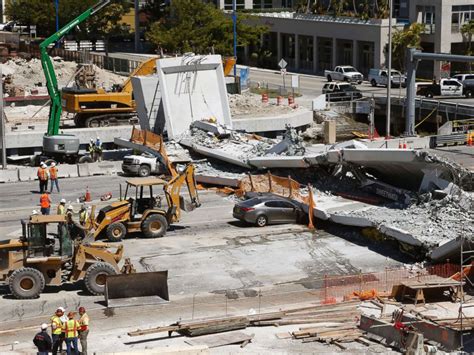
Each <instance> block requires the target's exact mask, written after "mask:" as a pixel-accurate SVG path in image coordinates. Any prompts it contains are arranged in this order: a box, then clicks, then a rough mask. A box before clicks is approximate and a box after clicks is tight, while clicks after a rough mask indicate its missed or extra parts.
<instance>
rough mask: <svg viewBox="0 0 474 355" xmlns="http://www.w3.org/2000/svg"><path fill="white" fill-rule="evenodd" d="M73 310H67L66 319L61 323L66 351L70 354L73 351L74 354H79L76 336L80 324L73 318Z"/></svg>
mask: <svg viewBox="0 0 474 355" xmlns="http://www.w3.org/2000/svg"><path fill="white" fill-rule="evenodd" d="M74 314H75V313H74V312H69V313H68V314H67V317H68V320H67V321H66V322H64V323H63V332H64V337H65V340H66V353H67V355H71V354H72V352H73V351H74V354H76V355H79V349H78V348H77V337H78V335H79V333H78V332H79V328H80V324H79V322H78V321H77V320H75V319H74Z"/></svg>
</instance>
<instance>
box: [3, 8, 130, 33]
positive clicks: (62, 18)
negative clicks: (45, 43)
mask: <svg viewBox="0 0 474 355" xmlns="http://www.w3.org/2000/svg"><path fill="white" fill-rule="evenodd" d="M97 2H98V0H60V1H59V25H60V27H61V26H64V25H65V24H66V23H68V22H69V21H71V20H72V19H74V18H75V17H77V16H79V15H80V14H81V13H82V12H84V11H85V10H86V9H88V8H89V7H91V6H93V5H95V4H97ZM130 6H131V4H130V2H129V1H127V0H112V2H111V3H110V4H109V5H108V6H106V7H105V8H104V9H102V10H101V11H100V13H98V14H97V15H95V16H92V17H91V18H90V19H89V20H87V21H86V23H85V24H83V25H81V26H80V30H79V32H76V34H78V36H79V37H82V38H91V36H98V37H103V36H104V35H108V34H111V33H114V34H115V33H117V32H119V31H124V30H127V29H126V28H125V27H124V26H123V25H122V24H121V23H120V22H121V18H122V16H123V15H124V14H125V13H127V11H128V10H129V9H130ZM5 14H6V16H7V17H8V18H9V19H10V20H13V21H16V22H18V23H21V24H23V25H35V26H36V30H37V33H38V35H39V36H43V37H47V36H49V35H51V34H53V33H54V32H55V31H56V11H55V7H54V1H53V0H7V3H6V7H5Z"/></svg>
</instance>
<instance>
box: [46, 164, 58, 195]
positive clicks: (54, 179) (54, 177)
mask: <svg viewBox="0 0 474 355" xmlns="http://www.w3.org/2000/svg"><path fill="white" fill-rule="evenodd" d="M49 179H50V180H51V190H49V192H50V193H53V188H54V185H56V190H58V193H59V192H61V191H59V183H58V168H57V167H56V164H55V163H54V162H53V163H51V166H50V168H49Z"/></svg>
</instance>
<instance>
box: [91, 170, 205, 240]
mask: <svg viewBox="0 0 474 355" xmlns="http://www.w3.org/2000/svg"><path fill="white" fill-rule="evenodd" d="M183 184H186V185H187V188H188V192H189V196H190V199H191V203H185V201H184V198H183V197H182V196H181V194H180V192H181V187H182V185H183ZM156 186H160V187H162V189H163V192H164V197H165V198H164V199H163V197H162V195H160V194H156V195H155V194H154V192H153V187H156ZM199 206H201V203H200V202H199V196H198V193H197V188H196V180H195V178H194V166H193V165H192V164H188V165H187V166H186V167H185V168H184V169H183V170H182V171H177V174H176V175H175V176H173V177H172V178H171V179H170V180H169V181H166V180H163V179H160V178H132V179H129V180H127V186H126V188H125V195H124V197H123V198H122V196H121V198H120V201H117V202H113V203H112V204H110V205H109V206H106V207H104V208H102V209H101V210H100V211H99V213H98V215H97V217H95V218H94V217H93V216H94V214H95V213H94V211H92V213H91V220H90V224H89V228H90V229H91V231H93V233H92V235H93V238H94V239H97V238H99V237H101V236H103V235H104V234H105V236H106V237H107V239H108V240H109V241H111V242H117V241H120V240H122V239H123V238H124V237H125V236H126V235H127V234H129V233H133V232H141V233H142V235H143V236H144V237H145V238H157V237H162V236H164V235H165V234H166V231H167V230H168V227H169V225H171V224H172V223H176V222H178V221H179V219H180V216H181V210H184V211H192V210H193V209H195V208H197V207H199Z"/></svg>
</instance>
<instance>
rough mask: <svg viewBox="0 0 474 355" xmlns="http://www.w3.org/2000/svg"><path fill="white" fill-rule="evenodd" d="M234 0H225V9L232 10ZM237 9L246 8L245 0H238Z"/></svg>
mask: <svg viewBox="0 0 474 355" xmlns="http://www.w3.org/2000/svg"><path fill="white" fill-rule="evenodd" d="M232 5H233V0H224V10H232ZM235 6H236V8H237V10H240V9H245V0H236V4H235Z"/></svg>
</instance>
